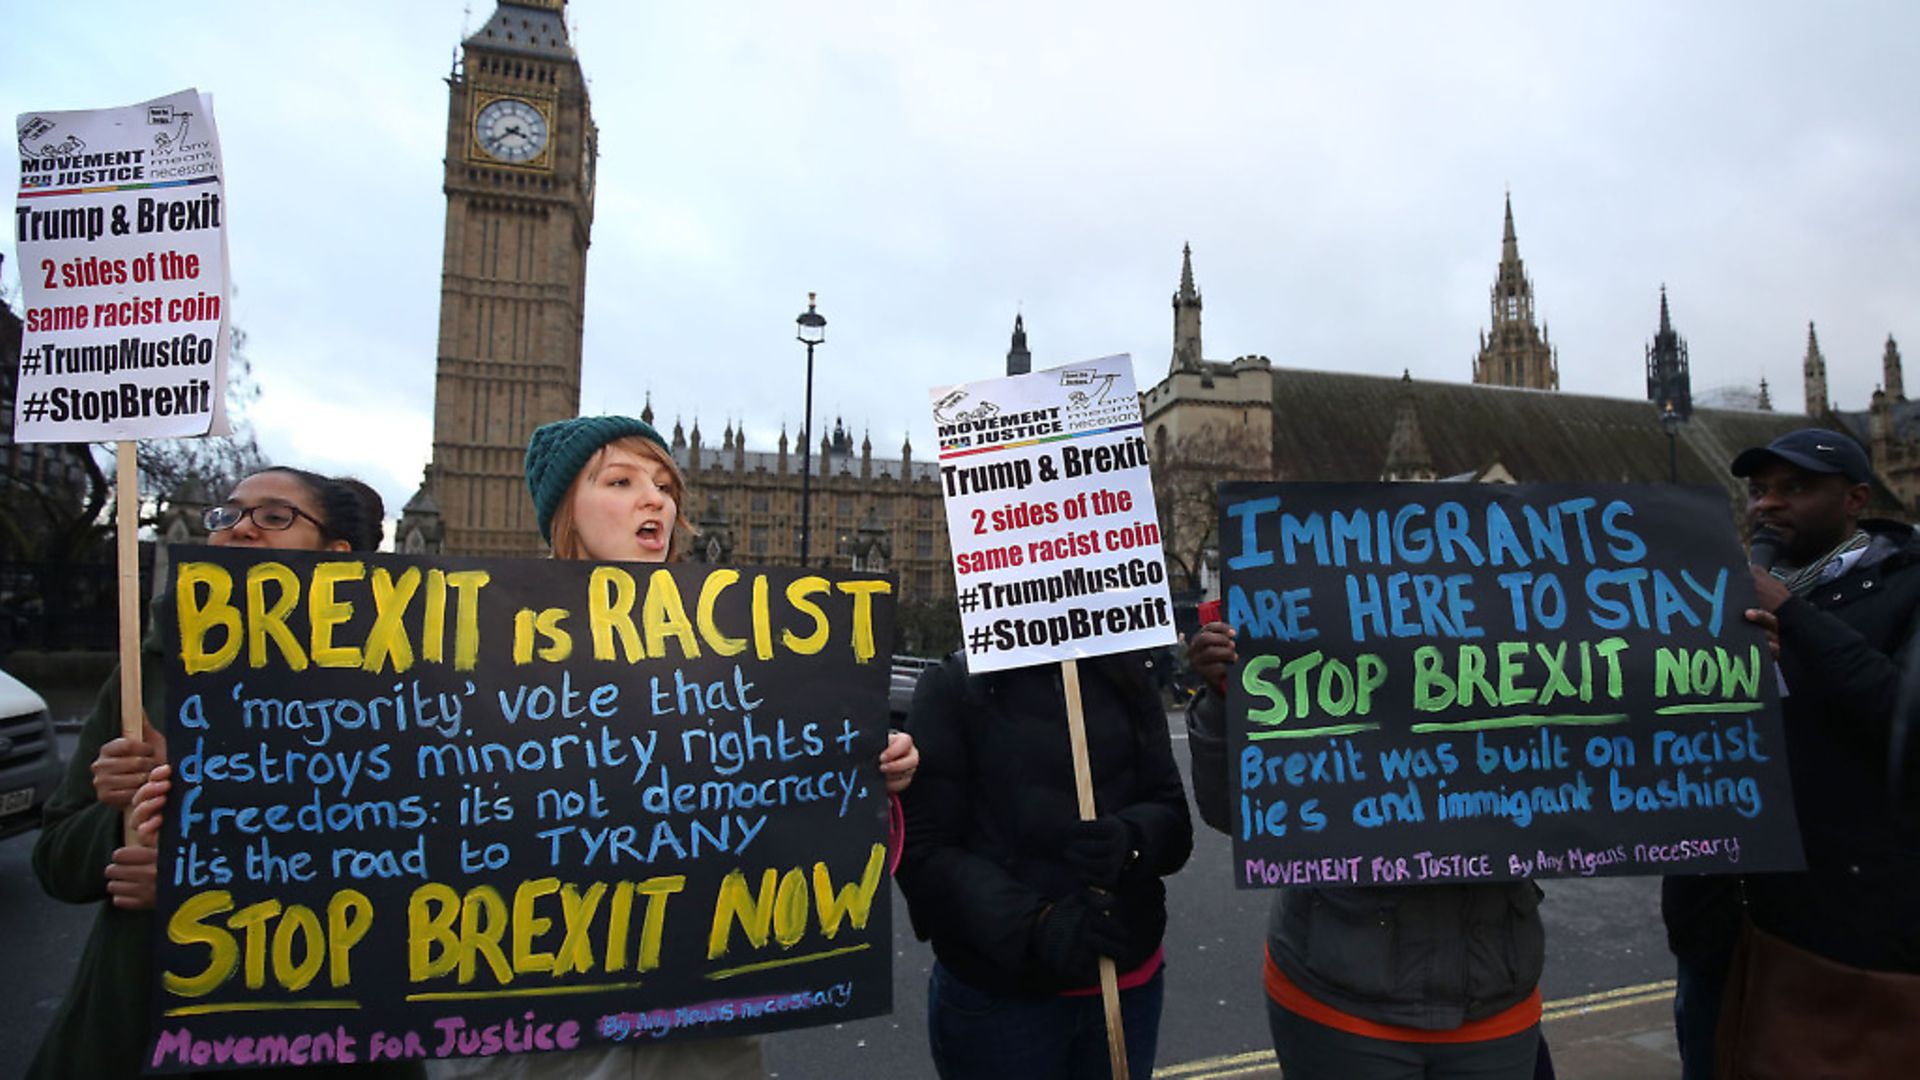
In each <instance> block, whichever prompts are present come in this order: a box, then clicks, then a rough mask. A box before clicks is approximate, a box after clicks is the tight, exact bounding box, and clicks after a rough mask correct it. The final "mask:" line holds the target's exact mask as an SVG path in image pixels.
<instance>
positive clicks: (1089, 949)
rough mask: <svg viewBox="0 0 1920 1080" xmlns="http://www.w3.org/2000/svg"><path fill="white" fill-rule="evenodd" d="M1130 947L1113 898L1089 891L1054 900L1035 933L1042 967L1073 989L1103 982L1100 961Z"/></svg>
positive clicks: (1035, 945)
mask: <svg viewBox="0 0 1920 1080" xmlns="http://www.w3.org/2000/svg"><path fill="white" fill-rule="evenodd" d="M1126 945H1127V931H1126V927H1124V926H1122V925H1121V924H1120V920H1119V919H1118V918H1117V917H1116V916H1115V915H1114V911H1113V897H1111V896H1109V895H1106V894H1104V893H1096V892H1092V891H1089V890H1086V889H1082V890H1081V891H1079V892H1077V893H1069V894H1068V895H1066V896H1063V897H1061V898H1060V899H1058V900H1056V901H1054V903H1053V906H1052V907H1050V908H1048V909H1047V910H1046V911H1045V912H1043V913H1042V914H1041V916H1040V922H1039V925H1038V926H1036V927H1035V928H1034V934H1033V948H1034V953H1035V955H1036V956H1037V957H1038V959H1039V961H1040V963H1041V965H1042V966H1044V967H1045V968H1046V969H1047V970H1048V971H1051V972H1053V973H1054V974H1055V975H1057V976H1059V977H1060V979H1061V981H1063V982H1065V983H1067V984H1069V985H1071V986H1092V985H1093V984H1094V983H1095V982H1097V981H1099V979H1100V958H1101V957H1102V956H1118V955H1120V952H1121V951H1122V950H1123V949H1125V948H1126Z"/></svg>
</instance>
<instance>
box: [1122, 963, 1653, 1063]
mask: <svg viewBox="0 0 1920 1080" xmlns="http://www.w3.org/2000/svg"><path fill="white" fill-rule="evenodd" d="M1673 988H1674V983H1673V980H1672V979H1663V980H1661V981H1659V982H1650V983H1641V984H1639V985H1637V986H1618V987H1615V988H1613V989H1611V990H1597V991H1595V992H1593V993H1591V994H1581V995H1579V996H1577V997H1570V998H1559V999H1557V1000H1554V1001H1549V1002H1546V1003H1545V1004H1543V1005H1542V1006H1541V1007H1540V1021H1541V1023H1547V1022H1550V1021H1554V1020H1565V1019H1567V1018H1568V1017H1573V1016H1587V1015H1591V1014H1593V1013H1599V1012H1607V1011H1609V1010H1612V1009H1625V1008H1630V1007H1632V1006H1635V1005H1647V1004H1651V1003H1653V1002H1657V1001H1661V1000H1664V999H1666V998H1670V997H1672V996H1673ZM1279 1067H1280V1062H1279V1061H1278V1060H1277V1059H1276V1058H1275V1057H1274V1056H1273V1051H1271V1050H1253V1051H1249V1052H1247V1053H1244V1054H1223V1055H1220V1056H1218V1057H1210V1058H1201V1059H1199V1060H1198V1061H1187V1062H1182V1063H1181V1064H1178V1065H1167V1066H1164V1067H1162V1068H1158V1069H1155V1070H1153V1075H1154V1080H1229V1078H1230V1077H1237V1076H1252V1075H1254V1074H1255V1073H1261V1072H1267V1071H1269V1070H1272V1069H1277V1068H1279Z"/></svg>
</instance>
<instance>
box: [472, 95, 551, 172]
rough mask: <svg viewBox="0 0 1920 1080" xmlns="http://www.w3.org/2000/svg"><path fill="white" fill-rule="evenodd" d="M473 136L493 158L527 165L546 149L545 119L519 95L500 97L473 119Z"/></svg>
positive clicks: (511, 163)
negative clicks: (515, 96)
mask: <svg viewBox="0 0 1920 1080" xmlns="http://www.w3.org/2000/svg"><path fill="white" fill-rule="evenodd" d="M473 137H474V140H475V141H476V142H478V143H479V144H480V148H481V149H482V150H485V151H486V152H487V155H488V156H490V157H492V158H493V159H494V160H495V161H504V162H506V163H508V164H510V165H526V164H529V163H531V162H532V161H533V160H534V159H536V158H538V157H539V156H540V154H541V152H542V151H544V150H545V149H546V148H547V118H546V117H544V116H542V115H540V110H538V109H536V108H534V107H533V106H532V105H530V104H528V103H527V102H524V101H521V100H519V99H518V98H499V99H496V100H494V101H490V102H488V103H487V105H486V107H485V108H483V109H481V110H480V115H478V116H476V117H475V118H474V121H473Z"/></svg>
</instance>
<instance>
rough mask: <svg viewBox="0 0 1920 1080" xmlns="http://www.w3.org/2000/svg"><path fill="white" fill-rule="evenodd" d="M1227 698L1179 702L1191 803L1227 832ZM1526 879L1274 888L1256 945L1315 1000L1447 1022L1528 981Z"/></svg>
mask: <svg viewBox="0 0 1920 1080" xmlns="http://www.w3.org/2000/svg"><path fill="white" fill-rule="evenodd" d="M1226 743H1227V733H1226V703H1225V702H1224V701H1223V700H1221V698H1220V696H1219V695H1218V694H1217V693H1215V692H1214V691H1213V689H1212V688H1211V687H1209V688H1207V689H1205V690H1203V691H1201V694H1200V696H1199V697H1197V698H1195V699H1194V700H1193V704H1192V705H1191V706H1189V707H1188V710H1187V748H1188V750H1189V751H1190V752H1191V753H1192V755H1193V801H1194V804H1195V805H1197V806H1198V807H1199V808H1200V817H1201V820H1203V821H1205V822H1206V823H1207V824H1208V825H1211V826H1213V827H1214V828H1216V829H1218V830H1220V831H1221V832H1224V833H1229V834H1231V833H1232V831H1233V814H1232V810H1231V802H1232V799H1233V796H1232V794H1231V792H1229V790H1228V788H1229V786H1230V785H1231V784H1232V780H1231V777H1230V769H1229V765H1228V761H1227V747H1226ZM1540 897H1541V892H1540V888H1539V886H1537V885H1535V884H1534V883H1533V882H1531V881H1506V882H1488V883H1477V884H1460V885H1382V886H1376V887H1369V888H1348V887H1338V886H1329V887H1318V886H1315V887H1293V888H1284V889H1280V890H1278V893H1277V895H1275V897H1274V901H1273V910H1272V914H1271V915H1270V916H1269V917H1268V920H1267V955H1268V956H1270V957H1272V959H1273V963H1274V966H1275V967H1278V968H1279V969H1280V970H1281V971H1282V972H1283V973H1284V974H1285V975H1286V976H1287V978H1288V979H1290V980H1292V981H1293V984H1294V985H1295V986H1298V987H1300V988H1301V989H1302V990H1305V991H1306V992H1307V993H1308V994H1309V995H1311V996H1312V997H1313V999H1314V1000H1316V1001H1319V1002H1321V1003H1322V1004H1326V1005H1331V1006H1333V1007H1334V1008H1336V1009H1339V1010H1340V1011H1341V1012H1344V1013H1347V1014H1349V1015H1351V1016H1358V1017H1360V1018H1362V1019H1365V1020H1371V1021H1373V1022H1375V1023H1378V1024H1393V1025H1396V1026H1399V1027H1411V1028H1419V1029H1421V1030H1424V1031H1450V1030H1452V1029H1454V1028H1457V1027H1459V1026H1460V1025H1462V1024H1464V1023H1466V1022H1468V1021H1470V1020H1483V1019H1485V1018H1487V1017H1489V1016H1492V1015H1494V1014H1496V1013H1499V1012H1502V1011H1504V1010H1506V1009H1509V1008H1512V1007H1513V1006H1515V1005H1518V1004H1519V1003H1520V1002H1522V1001H1524V1000H1526V998H1527V997H1528V996H1529V995H1530V994H1532V993H1533V990H1534V987H1535V986H1537V985H1539V982H1540V972H1541V971H1542V970H1543V969H1544V968H1545V966H1546V955H1547V939H1546V930H1545V928H1544V927H1542V925H1541V923H1540Z"/></svg>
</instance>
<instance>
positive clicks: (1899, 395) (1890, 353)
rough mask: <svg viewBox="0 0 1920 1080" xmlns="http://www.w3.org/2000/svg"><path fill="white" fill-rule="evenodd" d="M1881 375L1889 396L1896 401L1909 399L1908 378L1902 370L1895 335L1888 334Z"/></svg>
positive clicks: (1881, 364) (1881, 359)
mask: <svg viewBox="0 0 1920 1080" xmlns="http://www.w3.org/2000/svg"><path fill="white" fill-rule="evenodd" d="M1880 377H1881V379H1882V380H1883V381H1884V382H1885V383H1886V387H1887V396H1888V397H1890V398H1892V399H1893V400H1895V401H1905V400H1907V378H1906V375H1905V374H1904V373H1903V372H1902V371H1901V370H1900V346H1898V345H1896V344H1894V341H1893V335H1892V334H1888V335H1887V351H1886V352H1885V353H1884V354H1882V356H1881V357H1880Z"/></svg>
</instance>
